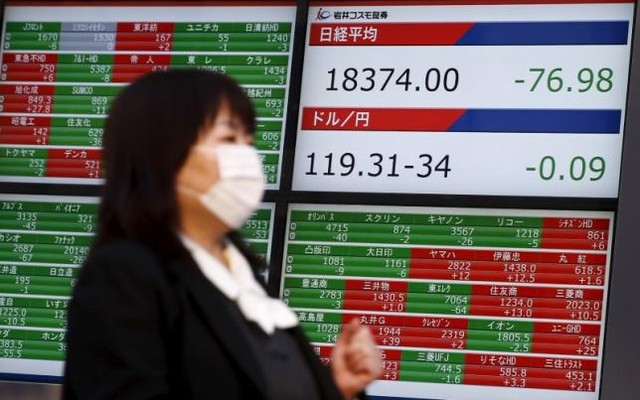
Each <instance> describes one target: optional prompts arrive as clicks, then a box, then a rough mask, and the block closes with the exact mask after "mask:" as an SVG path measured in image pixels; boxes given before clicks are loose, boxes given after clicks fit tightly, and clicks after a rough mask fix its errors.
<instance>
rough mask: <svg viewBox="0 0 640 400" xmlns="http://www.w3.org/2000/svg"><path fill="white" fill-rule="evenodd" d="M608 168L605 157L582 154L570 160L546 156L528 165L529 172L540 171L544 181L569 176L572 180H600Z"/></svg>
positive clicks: (562, 178) (539, 173)
mask: <svg viewBox="0 0 640 400" xmlns="http://www.w3.org/2000/svg"><path fill="white" fill-rule="evenodd" d="M605 170H606V162H605V160H604V158H602V157H599V156H596V157H591V158H585V157H582V156H575V157H572V158H571V159H570V160H566V161H565V160H559V161H556V158H555V157H553V156H544V157H542V158H541V159H540V161H539V163H538V165H537V166H530V167H526V171H528V172H535V171H537V172H538V176H539V177H540V179H542V180H543V181H550V180H552V179H553V180H561V181H562V180H564V179H565V178H569V179H571V180H572V181H587V180H588V181H592V182H593V181H598V180H600V179H602V177H603V176H604V173H605Z"/></svg>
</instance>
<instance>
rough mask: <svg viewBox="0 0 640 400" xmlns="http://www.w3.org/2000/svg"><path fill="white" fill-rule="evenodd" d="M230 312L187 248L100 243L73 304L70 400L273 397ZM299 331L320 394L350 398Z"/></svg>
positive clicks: (67, 385) (296, 330)
mask: <svg viewBox="0 0 640 400" xmlns="http://www.w3.org/2000/svg"><path fill="white" fill-rule="evenodd" d="M231 312H233V310H232V309H231V307H230V302H229V300H228V299H227V298H226V297H225V296H224V294H222V293H221V292H220V291H219V290H218V289H217V288H216V287H215V286H214V285H212V284H211V283H210V282H209V281H208V280H207V279H206V278H205V277H204V276H203V275H202V273H201V272H200V270H199V268H198V266H197V265H196V264H195V262H194V261H193V259H192V258H191V257H190V256H189V255H188V254H187V253H186V252H185V254H184V255H183V256H179V257H176V258H174V259H162V258H161V257H159V256H158V255H156V254H154V252H152V251H150V250H149V249H148V248H146V247H144V246H142V245H140V244H138V243H135V242H133V241H120V242H117V243H113V244H109V245H107V246H104V247H102V248H100V249H99V250H98V251H96V252H95V254H92V255H91V257H90V258H89V260H88V261H87V262H86V263H85V265H84V267H83V269H82V271H81V274H80V278H79V280H78V283H77V285H76V287H75V290H74V296H73V299H72V301H71V304H70V307H69V327H68V333H67V345H68V349H67V362H66V366H65V376H64V387H63V397H64V399H67V400H72V399H73V400H75V399H86V400H107V399H118V400H129V399H136V400H147V399H154V400H157V399H220V400H222V399H225V400H226V399H230V400H232V399H252V400H255V399H269V397H268V394H267V393H266V388H265V378H264V376H263V375H262V373H261V371H260V369H259V368H258V365H257V363H256V362H255V361H254V359H255V356H254V354H252V350H251V348H252V347H251V346H250V345H249V343H248V342H247V340H246V339H245V338H244V337H243V336H242V335H239V334H238V332H240V330H239V327H238V326H237V325H236V324H237V322H234V320H235V321H237V318H232V316H231V315H232V314H230V313H231ZM291 333H292V334H293V336H294V337H295V339H296V341H297V342H298V343H299V345H300V348H301V351H302V353H303V355H304V357H305V359H306V360H307V362H308V364H309V365H310V369H311V371H312V373H313V376H314V378H315V381H316V382H317V387H318V389H317V390H318V392H319V393H320V397H321V398H322V399H323V400H334V399H336V400H337V399H342V397H341V395H340V394H339V391H338V389H337V388H336V386H335V384H334V383H333V380H332V379H331V376H330V374H329V372H328V370H327V369H326V368H324V367H323V366H322V365H321V364H320V362H319V360H318V358H317V356H316V355H315V354H314V353H313V352H312V350H311V347H310V346H309V343H308V342H307V340H306V337H305V336H304V334H303V332H302V331H301V330H300V329H299V328H293V329H292V330H291ZM270 400H277V399H270Z"/></svg>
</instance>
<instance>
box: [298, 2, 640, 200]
mask: <svg viewBox="0 0 640 400" xmlns="http://www.w3.org/2000/svg"><path fill="white" fill-rule="evenodd" d="M462 3H464V2H462ZM488 3H489V2H488ZM491 3H493V4H487V5H481V4H480V5H479V4H478V2H474V4H475V5H452V6H443V5H428V2H425V5H422V6H420V5H389V6H386V5H383V6H381V5H379V4H380V3H376V5H367V3H366V2H360V3H355V2H352V3H346V4H345V5H342V4H343V3H341V5H340V6H337V5H336V4H337V3H335V2H326V4H327V5H325V3H323V2H313V3H312V7H310V10H309V25H308V31H307V41H306V50H305V61H304V68H303V79H302V89H301V100H300V111H299V112H300V122H299V127H298V128H299V129H298V135H297V138H296V151H295V164H294V174H293V189H294V190H301V191H336V192H387V193H429V194H473V195H504V196H509V195H515V196H563V197H605V198H606V197H610V198H614V197H617V193H618V180H619V170H620V157H621V149H622V140H623V128H624V116H625V111H626V110H625V101H626V95H627V80H628V70H629V62H630V43H631V33H632V29H633V10H634V5H633V3H632V2H628V1H621V2H619V3H610V2H604V1H603V2H602V4H598V3H597V2H593V1H590V2H588V3H586V2H582V3H581V2H579V1H570V2H568V3H574V4H527V5H522V4H520V5H515V4H509V3H513V2H508V1H505V2H504V3H505V4H500V5H496V4H495V2H491ZM565 3H566V2H565ZM412 4H415V3H412Z"/></svg>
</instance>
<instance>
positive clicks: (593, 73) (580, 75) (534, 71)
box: [515, 68, 613, 93]
mask: <svg viewBox="0 0 640 400" xmlns="http://www.w3.org/2000/svg"><path fill="white" fill-rule="evenodd" d="M529 73H530V74H531V75H533V76H532V79H531V80H529V83H530V86H529V91H530V92H535V91H547V92H551V93H558V92H560V91H566V92H571V91H572V90H573V88H574V87H577V88H578V92H580V93H585V92H599V93H606V92H609V91H610V90H611V89H613V70H612V69H611V68H600V69H593V68H582V69H580V70H579V71H578V72H576V73H566V72H565V71H563V69H562V68H552V69H547V68H529ZM515 82H516V83H525V82H526V80H525V79H516V81H515Z"/></svg>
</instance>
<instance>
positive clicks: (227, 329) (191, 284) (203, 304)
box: [169, 255, 268, 398]
mask: <svg viewBox="0 0 640 400" xmlns="http://www.w3.org/2000/svg"><path fill="white" fill-rule="evenodd" d="M169 268H170V269H171V270H172V271H173V272H174V273H175V274H176V275H177V276H178V277H179V278H180V279H181V280H182V281H183V282H184V284H185V285H186V286H187V287H188V289H189V294H190V295H191V297H192V299H193V300H194V303H195V304H196V306H197V307H198V308H199V310H200V311H201V312H202V315H203V317H204V319H205V321H206V323H207V325H208V326H209V328H210V329H211V331H212V332H213V334H214V335H215V336H216V337H217V338H219V339H220V341H221V342H222V343H223V344H224V347H225V349H226V350H227V351H228V353H229V354H230V355H231V357H232V358H233V359H234V360H236V361H237V363H238V365H239V366H240V367H241V368H242V369H243V370H244V372H245V373H246V374H247V376H249V378H250V379H251V380H252V381H253V383H254V384H255V386H256V387H257V388H258V389H259V390H260V391H261V393H262V394H263V396H264V398H268V393H267V390H266V382H265V378H264V375H263V374H262V373H261V371H260V369H259V367H258V364H257V363H256V361H255V359H254V357H253V355H252V352H251V344H250V343H249V342H248V341H247V339H246V338H245V336H244V335H241V334H238V332H242V327H240V326H237V317H235V316H234V315H233V314H232V312H233V310H231V309H230V308H229V307H228V306H227V302H228V299H227V298H226V297H225V296H224V294H222V292H220V291H219V290H218V289H217V288H216V287H215V286H213V285H212V284H211V283H210V282H209V281H208V280H207V279H206V278H205V277H204V275H202V273H201V272H200V270H199V269H198V266H197V265H196V264H195V261H193V259H192V258H191V257H190V256H188V255H185V256H184V257H183V258H181V259H178V260H174V261H173V262H170V263H169Z"/></svg>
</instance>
